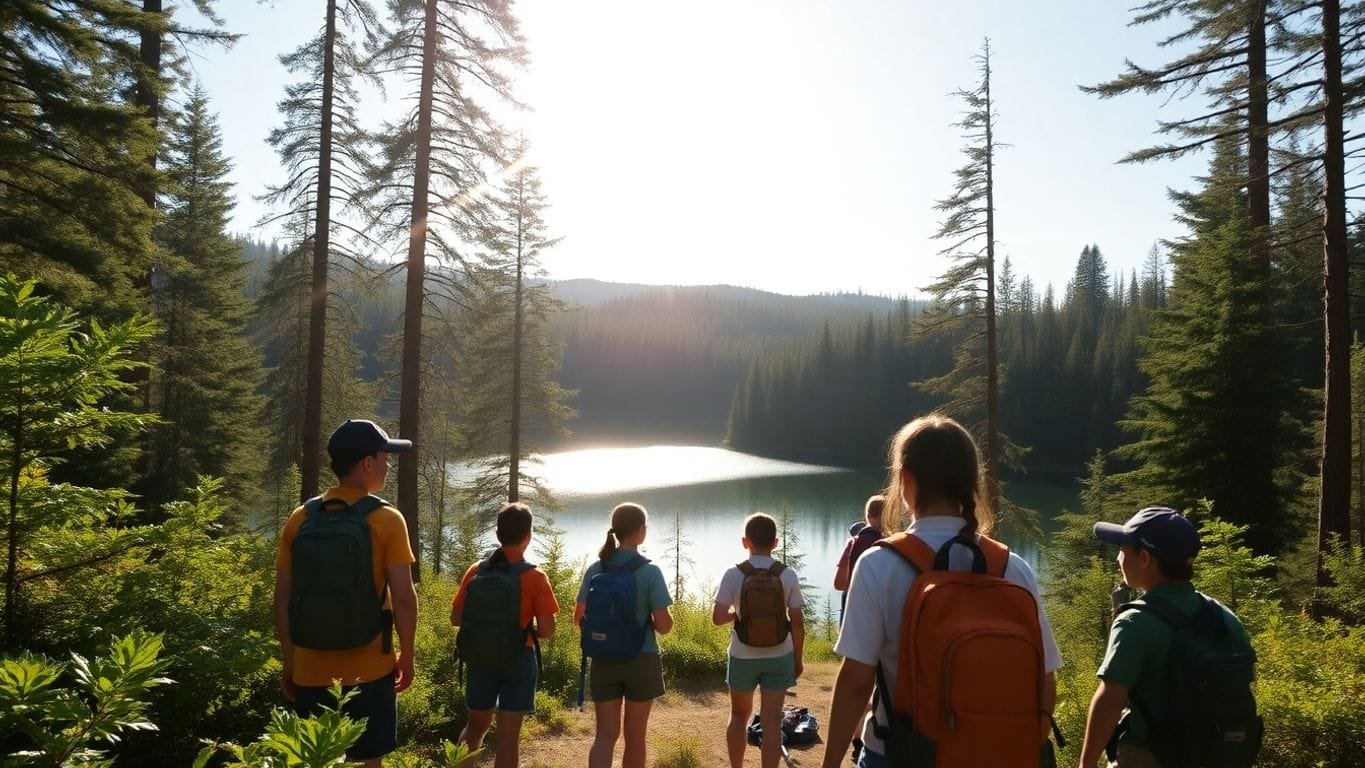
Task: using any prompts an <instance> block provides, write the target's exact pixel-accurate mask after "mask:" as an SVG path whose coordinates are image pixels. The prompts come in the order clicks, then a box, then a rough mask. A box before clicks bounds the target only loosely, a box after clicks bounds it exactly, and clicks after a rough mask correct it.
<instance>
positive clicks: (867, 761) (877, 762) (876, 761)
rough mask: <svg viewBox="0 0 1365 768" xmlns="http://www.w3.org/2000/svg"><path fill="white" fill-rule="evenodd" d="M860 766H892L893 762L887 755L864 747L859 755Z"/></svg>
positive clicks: (874, 767) (870, 767)
mask: <svg viewBox="0 0 1365 768" xmlns="http://www.w3.org/2000/svg"><path fill="white" fill-rule="evenodd" d="M858 768H891V763H890V762H888V761H887V759H886V756H885V755H880V754H877V753H876V752H873V751H872V750H870V749H864V750H863V751H862V752H861V753H860V754H859V755H858Z"/></svg>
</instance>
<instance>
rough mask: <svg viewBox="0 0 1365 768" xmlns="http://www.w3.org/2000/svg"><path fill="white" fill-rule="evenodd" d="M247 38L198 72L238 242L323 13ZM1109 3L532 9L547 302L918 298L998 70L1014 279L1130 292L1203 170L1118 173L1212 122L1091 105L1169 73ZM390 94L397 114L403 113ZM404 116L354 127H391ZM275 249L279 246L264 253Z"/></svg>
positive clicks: (1000, 230)
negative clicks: (1127, 159)
mask: <svg viewBox="0 0 1365 768" xmlns="http://www.w3.org/2000/svg"><path fill="white" fill-rule="evenodd" d="M219 5H220V6H221V7H222V14H223V15H224V16H225V17H226V19H227V21H228V26H229V28H230V29H231V30H233V31H236V32H241V33H244V34H245V35H246V37H245V38H244V39H243V40H242V42H240V43H239V44H238V45H237V46H236V47H235V48H233V49H232V50H230V51H226V52H223V51H217V50H208V51H203V52H202V53H201V54H200V55H199V56H198V57H197V59H196V61H195V65H194V66H195V71H196V73H197V74H198V76H199V77H200V78H201V79H202V81H203V83H204V85H205V87H206V88H207V89H208V91H209V94H210V97H211V99H212V102H213V105H214V108H215V109H216V110H217V111H218V112H219V113H220V118H221V122H222V125H223V131H224V148H225V151H226V152H227V153H228V154H229V156H231V157H232V158H233V160H234V162H235V163H236V168H235V171H234V173H233V176H232V180H233V181H234V182H235V183H236V191H237V195H238V200H239V203H238V207H237V211H236V218H235V221H234V226H235V228H236V229H237V230H238V231H241V232H248V231H250V228H251V226H252V225H253V224H254V222H255V221H256V220H257V219H258V218H259V217H260V216H261V214H262V213H264V209H263V208H262V207H261V205H260V204H259V203H257V202H256V201H255V200H254V199H253V197H254V196H255V195H258V194H260V193H261V192H262V191H263V190H264V188H265V186H266V185H267V184H268V183H270V182H274V181H278V180H279V179H280V178H281V176H282V173H281V170H280V168H279V164H278V161H277V159H276V157H275V155H274V153H273V151H272V150H271V149H270V148H269V147H268V146H267V145H266V144H265V137H266V135H267V134H268V133H269V131H270V129H271V128H272V127H273V126H275V125H277V124H278V123H279V115H278V113H277V111H276V102H277V101H278V100H279V98H280V96H281V94H282V89H283V85H284V83H285V82H286V81H287V79H288V78H287V77H286V73H285V71H284V68H283V67H282V66H280V65H279V63H278V61H277V58H276V57H277V56H278V54H280V53H283V52H286V51H289V50H292V49H293V48H294V47H295V46H297V45H298V44H299V43H300V42H302V41H303V40H304V39H306V38H307V37H309V36H311V35H313V34H314V33H315V32H316V31H317V30H318V29H319V28H320V26H321V23H322V13H323V3H322V2H319V1H318V0H312V1H305V0H276V1H275V2H273V3H265V4H258V3H250V2H244V1H243V0H233V2H224V3H220V4H219ZM1127 5H1130V3H1115V2H1097V1H1096V0H1049V1H1048V2H1044V3H1021V2H1019V1H1018V0H953V1H938V2H931V1H930V0H719V1H713V0H694V2H690V3H686V4H679V3H666V2H663V1H662V0H572V1H569V0H520V2H517V4H516V6H515V8H516V10H517V12H518V14H519V16H520V18H521V19H522V22H523V30H524V32H525V34H526V36H527V39H528V43H529V46H530V49H531V54H532V69H531V70H530V71H529V72H527V73H526V74H525V75H524V76H523V77H522V78H521V85H520V87H521V92H522V94H523V97H524V98H525V100H526V101H528V102H529V103H530V104H531V105H532V106H533V107H534V108H535V111H534V113H532V114H529V115H527V116H526V117H525V120H526V123H525V130H526V132H527V135H528V137H529V138H530V139H531V141H532V142H533V144H534V147H535V156H534V158H533V161H534V162H535V163H536V164H538V165H539V166H540V168H541V175H542V178H543V180H544V184H545V189H546V192H547V194H548V195H549V198H550V201H551V203H552V205H553V208H552V209H551V211H550V212H549V214H548V220H549V222H550V225H551V227H552V228H553V233H554V234H556V235H560V236H562V237H563V238H564V239H563V241H562V242H561V244H560V245H559V246H558V247H556V248H555V249H554V250H553V251H552V252H550V253H549V254H547V255H546V256H544V257H543V259H542V261H543V264H544V266H545V267H546V268H547V269H548V270H549V272H550V275H551V277H554V278H571V277H593V278H598V279H602V280H612V281H619V282H645V283H660V284H709V283H729V284H734V285H743V286H750V287H754V288H762V289H765V290H772V291H778V292H782V293H797V294H801V293H815V292H825V291H839V290H850V291H851V290H859V289H861V290H863V291H866V292H869V293H879V294H888V295H899V294H907V293H908V294H915V293H918V292H919V289H920V288H922V287H923V286H924V285H925V284H927V283H928V282H929V281H930V280H931V279H932V277H933V276H934V275H936V274H938V273H940V272H942V271H943V270H944V268H945V267H946V265H947V259H946V257H941V256H938V255H936V254H937V251H938V249H939V248H940V247H941V246H940V245H937V244H936V243H935V241H933V239H932V236H933V234H934V231H935V230H936V228H937V224H938V221H939V216H938V214H937V213H936V212H935V211H934V210H933V205H934V202H935V201H936V200H937V199H940V198H943V197H946V196H947V195H948V194H949V193H950V191H951V188H952V184H953V176H952V172H953V169H955V168H956V167H957V166H959V165H961V163H962V156H961V155H960V154H959V149H960V148H961V146H962V141H961V139H960V138H959V135H958V134H959V132H958V129H957V128H954V127H952V126H951V123H953V122H955V121H956V120H958V119H959V110H960V103H959V102H958V101H956V100H954V99H953V98H952V97H950V96H949V94H950V93H951V92H952V91H953V90H955V89H958V88H967V87H970V86H972V85H973V84H974V83H975V82H976V79H977V77H978V74H977V71H976V65H975V62H974V61H973V56H974V55H975V54H976V53H977V52H978V51H979V49H980V46H981V42H982V39H983V37H986V36H989V37H990V38H991V44H992V48H993V50H994V69H995V75H994V78H993V84H992V91H993V95H994V96H995V99H996V102H997V108H998V112H999V121H998V128H997V130H998V134H999V138H1000V140H1001V141H1004V142H1007V143H1008V144H1010V145H1011V146H1010V147H1009V148H1007V149H1005V150H1003V152H1002V154H1001V155H1000V156H999V159H998V164H997V171H996V178H997V185H996V195H995V199H996V206H997V218H996V232H997V240H998V251H997V253H998V254H999V255H1000V256H1005V255H1008V256H1009V257H1010V258H1011V260H1012V262H1013V263H1014V265H1015V269H1016V272H1017V273H1020V274H1027V275H1030V276H1032V277H1033V278H1034V281H1035V283H1037V284H1038V286H1039V289H1040V291H1041V288H1042V286H1043V285H1044V284H1046V283H1053V284H1054V285H1055V286H1056V289H1057V290H1058V292H1059V294H1060V292H1061V291H1062V290H1063V289H1064V286H1065V284H1066V281H1067V280H1068V279H1069V277H1070V274H1071V271H1072V269H1073V268H1074V266H1075V262H1076V258H1077V256H1078V255H1079V254H1080V251H1081V249H1082V247H1084V246H1085V245H1087V244H1089V243H1092V242H1093V243H1097V244H1098V245H1099V246H1100V248H1101V250H1102V251H1103V252H1104V254H1105V256H1106V258H1107V259H1108V262H1109V265H1110V268H1111V269H1113V270H1120V269H1121V270H1123V271H1124V272H1125V273H1126V272H1127V271H1128V270H1129V269H1132V268H1136V267H1139V266H1140V264H1141V262H1142V260H1143V258H1144V257H1145V255H1146V253H1147V251H1148V250H1149V249H1150V247H1151V246H1152V244H1153V242H1155V241H1156V240H1158V239H1160V238H1163V237H1173V236H1177V235H1179V234H1180V233H1181V229H1180V228H1179V226H1178V225H1177V224H1174V223H1173V222H1172V220H1171V212H1172V206H1171V204H1170V203H1169V202H1168V200H1167V198H1166V189H1167V188H1170V187H1174V188H1179V189H1184V188H1188V187H1189V186H1191V184H1192V182H1191V181H1190V178H1191V176H1192V175H1195V174H1199V173H1201V172H1202V170H1203V162H1204V161H1203V160H1202V159H1192V160H1185V161H1181V162H1178V163H1171V162H1161V163H1156V164H1151V165H1146V166H1131V165H1118V164H1116V162H1115V161H1117V160H1118V158H1120V157H1122V156H1123V155H1124V154H1125V153H1127V152H1129V151H1131V150H1133V149H1137V148H1141V147H1143V146H1147V145H1149V144H1151V143H1153V142H1154V141H1155V138H1154V136H1153V132H1152V128H1153V126H1154V124H1155V121H1156V119H1157V117H1158V116H1164V117H1166V118H1171V117H1174V116H1176V115H1187V114H1190V113H1191V112H1192V111H1193V110H1195V109H1197V108H1199V107H1200V106H1202V104H1201V103H1200V100H1195V101H1192V102H1190V103H1188V104H1182V103H1179V102H1172V103H1171V104H1169V105H1165V106H1164V107H1163V104H1164V98H1162V97H1151V98H1145V97H1139V96H1131V97H1123V98H1120V99H1116V100H1109V101H1100V100H1099V99H1097V98H1095V97H1093V96H1089V95H1087V94H1084V93H1081V92H1080V91H1079V90H1078V89H1077V87H1076V86H1077V84H1081V83H1086V84H1089V83H1094V82H1098V81H1100V80H1103V79H1106V78H1108V77H1110V76H1112V75H1114V74H1116V73H1117V72H1118V71H1119V69H1120V67H1121V66H1122V64H1123V59H1124V58H1125V57H1131V58H1133V59H1134V60H1136V61H1138V62H1139V63H1146V64H1155V63H1159V62H1160V61H1162V60H1163V59H1162V58H1161V56H1162V53H1161V52H1160V51H1158V49H1157V48H1156V46H1155V44H1154V41H1155V40H1156V39H1157V38H1158V37H1159V33H1161V32H1163V31H1169V29H1167V30H1162V29H1156V28H1138V29H1130V28H1128V27H1127V26H1126V24H1127V20H1128V13H1127V11H1126V10H1124V9H1125V7H1126V6H1127ZM392 98H394V95H392V94H391V99H392ZM393 109H394V106H393V104H392V103H390V104H387V105H385V104H381V103H375V104H372V105H368V107H367V109H366V110H365V111H364V112H362V114H365V113H366V112H368V113H369V114H373V115H380V114H383V113H386V112H391V111H392V110H393ZM253 234H255V235H256V236H258V237H268V236H270V234H271V233H266V232H259V231H257V232H254V233H253Z"/></svg>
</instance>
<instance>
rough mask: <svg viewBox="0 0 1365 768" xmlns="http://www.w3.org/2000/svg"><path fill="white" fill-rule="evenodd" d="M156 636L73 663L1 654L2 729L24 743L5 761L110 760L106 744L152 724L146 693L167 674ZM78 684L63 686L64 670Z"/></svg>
mask: <svg viewBox="0 0 1365 768" xmlns="http://www.w3.org/2000/svg"><path fill="white" fill-rule="evenodd" d="M161 644H162V640H161V637H160V636H159V635H151V634H147V633H145V632H135V633H133V634H130V635H128V636H126V637H122V638H118V639H116V640H114V641H112V642H111V643H110V644H109V651H108V654H107V655H105V656H102V657H99V658H96V659H94V660H93V661H87V660H86V659H85V658H84V657H82V656H80V655H79V654H72V657H71V663H70V665H69V666H68V665H65V664H59V663H56V662H53V661H50V660H48V659H45V658H43V657H41V656H34V655H30V654H25V655H23V656H19V657H17V658H8V657H6V658H4V659H3V660H0V731H2V732H4V733H6V734H15V735H16V736H17V737H18V739H19V746H20V747H21V748H20V749H17V750H15V751H13V752H12V753H11V754H9V755H8V756H7V757H6V758H5V760H4V765H6V766H13V767H14V768H20V767H21V766H51V767H52V768H57V766H108V765H111V764H112V763H113V761H112V760H110V759H107V758H105V752H104V750H103V749H101V748H99V747H96V746H94V745H96V744H105V745H112V744H115V743H117V742H118V741H119V739H120V738H121V737H122V736H123V734H124V733H125V732H132V731H153V730H156V726H155V725H153V724H152V723H151V722H150V721H149V720H148V719H147V710H148V706H147V703H146V701H145V700H144V699H143V696H144V695H145V694H146V693H147V692H148V691H149V690H151V689H152V688H153V687H154V686H157V685H161V684H163V683H168V682H170V681H169V680H167V679H166V678H164V677H162V674H163V672H164V670H165V663H164V662H163V661H161V660H160V659H159V656H160V653H161V647H162V645H161ZM68 671H69V672H70V673H71V677H72V678H74V683H75V684H74V686H72V687H59V686H58V682H59V681H60V680H61V679H62V678H63V676H64V675H65V674H66V673H67V672H68Z"/></svg>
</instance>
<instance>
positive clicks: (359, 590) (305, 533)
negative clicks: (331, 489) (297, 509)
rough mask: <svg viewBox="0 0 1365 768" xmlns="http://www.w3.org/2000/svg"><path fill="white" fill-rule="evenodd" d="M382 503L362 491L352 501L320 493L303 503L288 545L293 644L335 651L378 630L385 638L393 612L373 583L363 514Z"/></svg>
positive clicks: (363, 641)
mask: <svg viewBox="0 0 1365 768" xmlns="http://www.w3.org/2000/svg"><path fill="white" fill-rule="evenodd" d="M387 503H388V502H386V501H384V500H383V499H381V498H379V497H378V496H362V497H361V498H360V499H358V500H357V501H356V503H355V504H351V505H347V504H346V502H344V501H342V500H341V499H327V500H325V501H324V500H323V499H322V498H321V497H316V498H312V499H309V500H308V501H307V502H305V503H304V505H303V511H304V520H303V523H302V524H301V525H300V526H299V528H298V531H297V532H296V533H295V534H294V540H293V542H292V543H291V545H290V565H291V567H290V573H291V576H292V580H291V581H292V585H293V588H292V590H291V592H290V595H289V635H290V640H291V641H292V642H293V643H294V645H297V646H298V647H300V648H311V649H314V650H319V651H338V650H346V649H349V648H358V647H360V646H363V645H367V644H369V643H370V642H371V641H373V640H374V638H375V635H378V634H380V633H383V634H384V638H385V640H386V641H387V640H388V637H389V635H388V631H389V627H390V626H391V625H392V614H390V613H388V612H387V611H386V610H385V609H384V598H383V594H382V593H381V590H378V589H376V588H375V587H376V585H375V583H374V570H373V563H372V561H373V556H372V551H371V545H370V525H369V523H368V522H366V520H365V518H366V517H367V516H368V515H369V514H370V513H371V512H373V511H374V510H376V509H379V508H380V507H382V506H385V505H386V504H387ZM385 591H387V585H385ZM387 645H388V643H387V642H385V646H387ZM384 650H385V652H387V650H388V649H387V648H385V649H384Z"/></svg>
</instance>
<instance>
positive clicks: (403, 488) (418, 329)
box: [398, 0, 437, 581]
mask: <svg viewBox="0 0 1365 768" xmlns="http://www.w3.org/2000/svg"><path fill="white" fill-rule="evenodd" d="M436 2H437V0H426V7H425V12H426V16H425V19H424V26H423V29H422V82H421V85H420V89H421V90H420V92H419V93H418V97H417V146H416V166H415V168H414V172H413V177H412V224H411V227H410V228H409V230H408V284H407V294H406V296H405V297H404V300H403V373H402V382H401V384H400V386H399V390H400V392H399V399H398V434H399V435H400V436H401V437H403V438H404V439H405V440H411V441H412V450H411V451H408V452H407V453H405V454H403V455H402V456H400V457H399V458H398V508H399V509H401V510H402V512H403V517H404V519H405V520H407V524H408V540H409V542H411V544H412V553H413V554H414V555H416V556H417V562H416V563H413V565H412V575H413V579H414V580H417V581H420V580H421V558H422V555H421V552H422V550H421V547H420V544H421V542H420V540H419V538H418V534H419V532H420V526H419V525H418V523H419V521H420V520H421V514H420V512H419V510H418V506H417V504H418V494H417V467H418V463H419V462H418V457H419V455H420V453H421V451H422V445H421V443H420V442H419V441H418V439H419V434H418V433H419V431H420V429H421V423H422V309H423V304H424V299H425V295H426V291H425V287H426V260H427V217H428V215H429V211H428V207H429V206H428V193H429V191H430V174H431V111H432V101H433V96H432V94H433V92H434V90H435V87H436V22H437V18H436Z"/></svg>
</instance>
